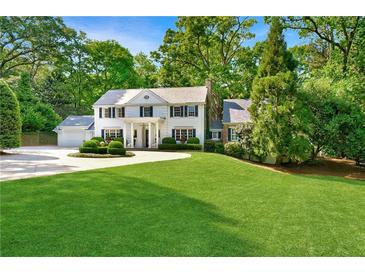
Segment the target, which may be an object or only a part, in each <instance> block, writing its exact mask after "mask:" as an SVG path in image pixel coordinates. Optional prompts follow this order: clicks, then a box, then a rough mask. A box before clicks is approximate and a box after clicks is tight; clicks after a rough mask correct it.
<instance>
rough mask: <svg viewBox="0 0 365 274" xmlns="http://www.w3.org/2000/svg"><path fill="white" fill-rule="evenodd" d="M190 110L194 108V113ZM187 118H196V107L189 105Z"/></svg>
mask: <svg viewBox="0 0 365 274" xmlns="http://www.w3.org/2000/svg"><path fill="white" fill-rule="evenodd" d="M190 108H192V109H193V111H190V110H191V109H190ZM187 112H188V113H187V115H186V116H187V117H196V112H195V105H188V107H187ZM191 113H192V114H193V115H190V114H191Z"/></svg>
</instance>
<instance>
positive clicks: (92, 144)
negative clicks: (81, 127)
mask: <svg viewBox="0 0 365 274" xmlns="http://www.w3.org/2000/svg"><path fill="white" fill-rule="evenodd" d="M82 146H83V147H95V148H96V147H97V146H98V142H97V141H95V140H90V141H85V142H84V143H83V144H82Z"/></svg>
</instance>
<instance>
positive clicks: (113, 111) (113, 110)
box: [112, 108, 115, 118]
mask: <svg viewBox="0 0 365 274" xmlns="http://www.w3.org/2000/svg"><path fill="white" fill-rule="evenodd" d="M112 114H113V115H112V117H113V118H115V108H112Z"/></svg>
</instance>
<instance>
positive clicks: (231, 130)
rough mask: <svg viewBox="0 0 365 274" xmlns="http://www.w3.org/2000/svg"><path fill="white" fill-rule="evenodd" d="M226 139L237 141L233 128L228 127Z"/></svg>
mask: <svg viewBox="0 0 365 274" xmlns="http://www.w3.org/2000/svg"><path fill="white" fill-rule="evenodd" d="M228 137H229V138H228V141H238V135H237V132H236V130H235V129H234V128H229V129H228Z"/></svg>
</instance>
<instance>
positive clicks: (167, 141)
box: [162, 137, 176, 144]
mask: <svg viewBox="0 0 365 274" xmlns="http://www.w3.org/2000/svg"><path fill="white" fill-rule="evenodd" d="M162 144H176V140H175V139H174V138H172V137H165V138H163V139H162Z"/></svg>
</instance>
